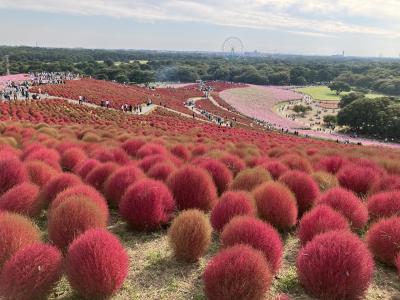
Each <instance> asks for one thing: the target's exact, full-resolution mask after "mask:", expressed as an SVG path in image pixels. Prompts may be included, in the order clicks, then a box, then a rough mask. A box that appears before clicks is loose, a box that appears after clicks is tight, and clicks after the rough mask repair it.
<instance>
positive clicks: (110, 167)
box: [85, 162, 118, 191]
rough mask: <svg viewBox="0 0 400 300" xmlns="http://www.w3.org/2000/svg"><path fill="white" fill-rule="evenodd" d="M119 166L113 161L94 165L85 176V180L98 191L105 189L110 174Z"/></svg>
mask: <svg viewBox="0 0 400 300" xmlns="http://www.w3.org/2000/svg"><path fill="white" fill-rule="evenodd" d="M117 168H118V165H117V164H115V163H113V162H107V163H102V164H100V165H98V166H96V167H94V168H93V169H92V170H91V171H90V172H89V173H88V174H87V175H86V177H85V182H86V183H88V184H90V185H91V186H93V187H94V188H95V189H97V190H98V191H102V190H103V189H104V183H105V182H106V180H107V179H108V177H110V175H111V174H112V173H113V172H114V171H115V170H116V169H117Z"/></svg>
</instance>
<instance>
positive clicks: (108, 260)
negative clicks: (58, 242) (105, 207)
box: [65, 229, 129, 299]
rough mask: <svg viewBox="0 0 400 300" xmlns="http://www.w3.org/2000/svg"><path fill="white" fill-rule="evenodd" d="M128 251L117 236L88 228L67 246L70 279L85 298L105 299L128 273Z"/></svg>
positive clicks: (121, 282) (67, 265)
mask: <svg viewBox="0 0 400 300" xmlns="http://www.w3.org/2000/svg"><path fill="white" fill-rule="evenodd" d="M128 265H129V262H128V255H127V253H126V251H125V249H124V248H123V247H122V245H121V243H120V242H119V240H118V239H117V238H116V237H114V236H113V235H112V234H111V233H109V232H107V231H106V230H103V229H91V230H88V231H86V232H85V233H84V234H82V235H81V236H79V237H78V238H76V239H75V240H74V241H73V242H72V244H71V246H70V247H69V249H68V253H67V257H66V263H65V267H66V273H67V276H68V280H69V283H70V284H71V286H72V288H73V289H75V290H76V291H77V292H78V293H79V294H80V295H82V296H83V297H85V298H86V299H108V298H110V297H111V296H112V295H113V294H114V293H115V292H116V291H117V290H118V289H119V288H120V287H121V286H122V284H123V283H124V281H125V278H126V276H127V275H128Z"/></svg>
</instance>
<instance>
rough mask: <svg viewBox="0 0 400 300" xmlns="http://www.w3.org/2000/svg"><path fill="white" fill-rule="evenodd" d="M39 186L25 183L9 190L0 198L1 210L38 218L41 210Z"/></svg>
mask: <svg viewBox="0 0 400 300" xmlns="http://www.w3.org/2000/svg"><path fill="white" fill-rule="evenodd" d="M38 196H39V188H38V186H36V185H34V184H31V183H28V182H24V183H21V184H19V185H16V186H14V187H13V188H11V189H9V190H8V191H7V192H6V193H5V194H3V195H2V196H1V197H0V210H6V211H9V212H15V213H18V214H21V215H27V216H29V217H36V216H37V215H39V213H40V210H41V203H40V201H39V198H38Z"/></svg>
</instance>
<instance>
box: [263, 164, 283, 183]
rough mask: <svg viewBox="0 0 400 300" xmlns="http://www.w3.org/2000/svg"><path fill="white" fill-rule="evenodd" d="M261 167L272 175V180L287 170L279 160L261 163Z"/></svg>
mask: <svg viewBox="0 0 400 300" xmlns="http://www.w3.org/2000/svg"><path fill="white" fill-rule="evenodd" d="M261 167H263V168H265V169H266V170H267V171H268V172H269V173H270V174H271V176H272V178H273V179H274V180H278V178H279V177H281V175H282V174H284V173H286V172H287V171H289V168H288V167H287V166H286V165H284V164H283V163H281V162H279V161H269V162H265V163H263V164H261Z"/></svg>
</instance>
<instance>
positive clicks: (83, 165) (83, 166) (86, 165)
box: [73, 159, 100, 179]
mask: <svg viewBox="0 0 400 300" xmlns="http://www.w3.org/2000/svg"><path fill="white" fill-rule="evenodd" d="M99 165H100V163H99V162H98V161H97V160H95V159H87V160H84V161H82V162H80V163H78V164H77V165H76V166H75V168H74V170H73V172H74V173H75V174H76V175H78V176H79V177H81V178H82V179H84V178H85V177H86V175H87V174H89V173H90V171H92V170H93V169H94V168H96V167H97V166H99Z"/></svg>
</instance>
